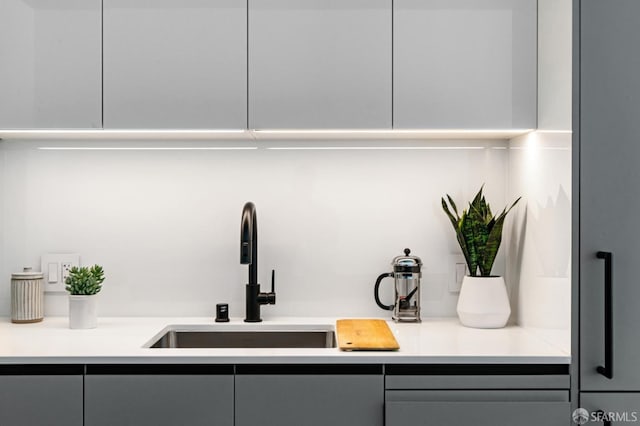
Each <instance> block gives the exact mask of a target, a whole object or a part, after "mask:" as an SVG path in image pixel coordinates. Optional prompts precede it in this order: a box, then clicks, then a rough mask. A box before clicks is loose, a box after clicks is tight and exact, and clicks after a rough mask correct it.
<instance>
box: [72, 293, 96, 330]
mask: <svg viewBox="0 0 640 426" xmlns="http://www.w3.org/2000/svg"><path fill="white" fill-rule="evenodd" d="M96 304H97V297H96V295H92V296H74V295H71V296H69V328H75V329H81V328H96V326H97V325H98V317H97V311H96Z"/></svg>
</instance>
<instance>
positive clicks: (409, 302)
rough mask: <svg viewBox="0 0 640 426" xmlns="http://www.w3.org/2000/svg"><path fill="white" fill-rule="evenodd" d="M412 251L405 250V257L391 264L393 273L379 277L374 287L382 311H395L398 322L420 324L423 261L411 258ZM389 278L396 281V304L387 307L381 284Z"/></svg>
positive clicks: (414, 257) (394, 316)
mask: <svg viewBox="0 0 640 426" xmlns="http://www.w3.org/2000/svg"><path fill="white" fill-rule="evenodd" d="M410 253H411V250H409V249H408V248H407V249H404V256H397V257H395V258H394V259H393V261H392V262H391V266H393V272H387V273H384V274H382V275H380V276H379V277H378V279H377V280H376V285H375V287H374V296H375V299H376V303H377V304H378V306H380V307H381V308H382V309H385V310H388V311H393V316H392V318H393V320H394V321H396V322H420V278H422V272H421V268H422V261H421V260H420V258H419V257H417V256H410V255H409V254H410ZM387 277H393V278H394V280H395V299H394V300H395V303H394V304H393V305H385V304H383V303H382V302H381V301H380V295H379V290H380V283H381V282H382V280H383V279H385V278H387Z"/></svg>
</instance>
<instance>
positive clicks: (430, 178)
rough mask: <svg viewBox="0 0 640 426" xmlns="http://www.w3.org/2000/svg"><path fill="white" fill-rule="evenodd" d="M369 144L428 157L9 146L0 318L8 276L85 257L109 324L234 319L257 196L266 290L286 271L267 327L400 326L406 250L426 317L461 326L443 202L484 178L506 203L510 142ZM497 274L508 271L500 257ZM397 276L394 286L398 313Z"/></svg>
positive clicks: (55, 302) (261, 149)
mask: <svg viewBox="0 0 640 426" xmlns="http://www.w3.org/2000/svg"><path fill="white" fill-rule="evenodd" d="M237 143H238V142H228V143H224V142H216V143H215V144H214V143H209V144H208V145H210V146H234V144H237ZM136 144H137V145H139V144H140V143H139V142H131V143H130V145H128V146H129V147H130V146H135V145H136ZM363 144H364V146H367V145H370V146H371V147H374V148H380V147H397V146H421V147H426V148H428V149H418V150H416V149H411V150H389V149H358V150H344V149H340V150H326V149H323V150H273V149H268V148H273V147H274V146H289V147H291V146H298V147H300V146H304V147H308V146H309V145H313V146H318V147H324V148H326V147H327V146H342V147H344V146H351V145H353V143H349V142H335V141H332V142H330V143H329V142H322V141H307V142H304V143H299V144H297V145H296V144H295V143H291V142H289V143H287V144H284V143H280V144H278V143H276V142H266V143H265V142H261V143H257V142H256V143H253V144H249V145H253V146H258V149H255V150H243V151H235V150H230V151H223V150H211V151H181V150H144V151H136V150H125V151H123V150H106V151H92V150H42V149H38V147H40V146H45V145H47V146H51V145H56V143H55V142H49V143H46V144H45V143H40V142H36V141H33V142H29V141H15V142H2V143H0V149H1V150H0V152H1V153H2V155H3V156H4V162H3V163H0V164H3V167H2V168H1V169H0V178H1V182H2V185H1V186H0V191H4V194H3V195H2V196H1V197H0V203H3V204H4V208H3V209H0V220H1V223H2V226H1V227H0V236H2V239H1V241H2V246H1V247H0V250H3V251H4V253H3V255H2V258H1V259H2V262H1V264H0V314H1V315H8V314H9V282H10V274H11V272H14V271H18V270H21V268H22V267H23V266H26V265H32V266H35V269H38V268H39V264H40V255H41V254H43V253H47V252H78V253H80V254H81V262H82V264H83V265H91V264H94V263H99V264H101V265H103V266H104V268H105V271H106V275H107V281H106V282H105V284H104V289H103V291H102V293H101V295H100V301H99V309H100V315H115V316H119V315H134V316H135V315H140V316H142V315H159V316H163V315H213V314H214V312H215V304H216V303H219V302H228V303H229V304H230V313H231V315H232V316H235V317H240V316H243V315H244V285H245V283H246V281H247V267H246V266H243V265H240V263H239V256H240V254H239V251H240V250H239V244H240V243H239V238H240V213H241V210H242V206H243V205H244V203H245V202H246V201H249V200H250V201H253V202H254V203H255V204H256V207H257V214H258V238H259V280H260V283H261V284H262V286H263V288H268V287H269V280H270V271H271V269H272V268H274V269H275V270H276V292H277V304H276V305H275V306H268V307H263V308H262V313H263V317H264V318H269V317H270V316H283V315H284V316H289V315H292V316H293V315H303V316H321V315H336V316H382V317H384V316H390V313H387V312H383V311H382V310H380V309H379V308H378V307H377V306H376V304H375V302H374V299H373V284H374V281H375V279H376V277H377V276H378V275H379V274H381V273H383V272H388V271H389V270H390V262H391V260H392V259H393V257H394V256H397V255H399V254H402V249H404V248H405V247H409V248H411V249H412V253H413V254H415V255H417V256H420V257H421V258H422V260H423V262H424V277H423V281H422V284H423V291H422V303H423V315H424V316H453V315H455V304H456V301H457V294H456V293H450V292H449V291H448V280H449V279H452V277H451V274H452V267H451V264H450V254H452V253H459V248H458V246H457V242H456V240H455V236H454V233H453V230H452V229H451V225H450V223H449V222H448V220H447V218H446V217H445V215H444V213H443V212H442V209H441V205H440V197H441V196H443V195H444V194H445V193H449V194H451V195H452V197H453V198H454V199H455V200H457V201H459V204H461V205H462V204H463V202H464V201H468V200H470V198H471V197H472V196H473V195H474V194H475V192H476V191H477V190H478V188H479V186H480V185H481V184H482V183H484V184H485V188H486V191H485V192H486V194H487V198H488V200H489V201H490V203H491V204H492V206H494V208H495V209H497V208H500V207H502V206H503V205H504V204H505V203H506V197H505V195H506V192H507V187H506V182H507V173H508V170H507V169H508V156H509V150H508V149H507V146H506V143H505V142H502V141H486V140H485V141H452V140H443V141H426V142H420V143H409V142H407V141H387V142H384V143H374V142H372V143H371V144H367V143H363V142H360V145H363ZM58 145H60V144H59V143H58ZM67 145H71V146H76V147H77V146H88V147H95V146H101V145H105V144H104V143H103V142H99V141H90V142H86V143H82V142H77V141H76V142H73V143H70V144H67ZM172 146H174V147H180V146H181V145H180V144H179V143H174V144H173V145H172ZM495 270H496V272H497V273H503V272H504V270H505V265H504V250H501V253H500V256H499V259H498V261H497V262H496V268H495ZM391 281H392V280H389V282H385V283H384V284H383V285H385V286H386V287H387V289H386V290H385V291H384V292H383V299H386V301H388V302H391V293H392V291H391V288H392V282H391ZM46 299H47V300H46V313H47V314H48V315H65V314H66V313H67V305H66V303H67V297H66V295H64V294H63V295H58V296H51V295H48V296H47V298H46Z"/></svg>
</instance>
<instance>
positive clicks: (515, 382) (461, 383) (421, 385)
mask: <svg viewBox="0 0 640 426" xmlns="http://www.w3.org/2000/svg"><path fill="white" fill-rule="evenodd" d="M385 388H386V389H569V375H555V374H552V375H523V376H507V375H505V376H484V375H482V376H475V375H471V376H467V375H464V376H446V375H445V376H443V375H424V376H422V375H418V376H387V379H386V381H385Z"/></svg>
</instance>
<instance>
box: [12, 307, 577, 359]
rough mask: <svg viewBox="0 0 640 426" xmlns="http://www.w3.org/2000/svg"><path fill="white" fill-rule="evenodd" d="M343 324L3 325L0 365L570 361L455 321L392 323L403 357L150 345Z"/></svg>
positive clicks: (555, 351)
mask: <svg viewBox="0 0 640 426" xmlns="http://www.w3.org/2000/svg"><path fill="white" fill-rule="evenodd" d="M336 319H337V318H290V317H287V318H277V319H273V318H270V319H268V320H265V321H264V322H262V323H259V324H255V323H254V324H247V323H244V322H243V321H242V320H241V319H238V318H235V319H232V320H231V322H229V323H215V322H214V321H213V319H212V318H201V317H200V318H173V317H167V318H134V317H126V318H125V317H117V318H115V317H114V318H99V319H98V328H95V329H91V330H70V329H69V328H68V319H67V318H66V317H47V318H45V319H44V321H43V322H41V323H36V324H12V323H11V322H10V321H9V319H7V318H4V319H1V320H0V364H17V363H20V364H60V363H67V364H121V363H146V364H151V363H155V364H158V363H160V364H173V363H175V364H178V363H180V364H188V363H199V364H210V363H216V364H217V363H220V364H243V363H274V364H277V363H381V364H382V363H393V364H401V363H434V364H480V363H483V364H484V363H489V364H523V363H527V364H568V363H570V362H571V356H570V354H569V353H567V352H566V351H564V350H562V349H561V348H559V347H558V346H556V345H554V344H553V343H552V342H553V339H546V338H545V337H544V333H541V331H540V330H539V329H537V330H535V332H532V331H529V330H527V329H525V328H522V327H518V326H509V327H506V328H503V329H497V330H480V329H473V328H466V327H463V326H462V325H460V323H459V322H458V320H457V319H456V318H427V319H424V320H423V322H422V323H421V324H411V323H405V324H396V323H394V322H393V321H388V324H389V327H390V328H391V330H392V331H393V334H394V335H395V337H396V339H397V340H398V343H399V344H400V350H398V351H393V352H362V351H358V352H356V351H354V352H345V351H340V350H339V349H338V348H331V349H306V348H305V349H151V348H145V347H144V345H145V344H149V343H150V341H151V340H152V338H154V337H156V336H157V337H159V336H160V332H161V331H162V330H163V329H165V328H166V327H167V326H169V325H180V326H190V325H192V326H197V327H199V328H205V329H212V330H225V329H231V328H233V329H237V328H243V329H244V328H246V329H255V328H258V329H269V328H273V327H285V328H288V327H291V328H293V329H295V328H313V327H315V326H318V328H324V327H328V328H332V329H335V321H336Z"/></svg>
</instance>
